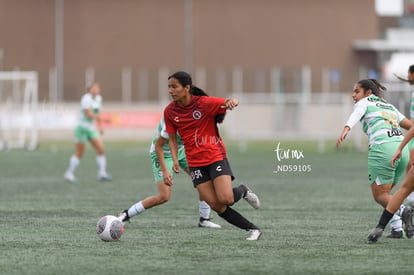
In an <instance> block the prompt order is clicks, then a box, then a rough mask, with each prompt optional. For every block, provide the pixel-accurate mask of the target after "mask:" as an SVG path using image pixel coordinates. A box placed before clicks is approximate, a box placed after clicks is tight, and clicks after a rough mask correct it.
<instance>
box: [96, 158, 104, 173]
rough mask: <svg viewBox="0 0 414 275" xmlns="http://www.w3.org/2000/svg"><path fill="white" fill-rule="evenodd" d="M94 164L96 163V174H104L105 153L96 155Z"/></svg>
mask: <svg viewBox="0 0 414 275" xmlns="http://www.w3.org/2000/svg"><path fill="white" fill-rule="evenodd" d="M96 164H97V165H98V174H99V175H100V176H106V157H105V155H100V156H96Z"/></svg>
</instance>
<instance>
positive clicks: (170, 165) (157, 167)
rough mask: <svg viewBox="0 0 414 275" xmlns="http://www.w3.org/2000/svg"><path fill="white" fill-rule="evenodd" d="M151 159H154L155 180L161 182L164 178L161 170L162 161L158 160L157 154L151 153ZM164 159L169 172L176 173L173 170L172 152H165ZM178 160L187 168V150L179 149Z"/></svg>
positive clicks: (182, 166)
mask: <svg viewBox="0 0 414 275" xmlns="http://www.w3.org/2000/svg"><path fill="white" fill-rule="evenodd" d="M151 159H152V172H153V174H154V179H155V182H160V181H163V180H164V177H163V174H162V171H161V170H160V162H159V161H158V158H157V154H156V153H155V152H154V153H151ZM164 161H165V165H166V166H167V169H168V172H170V174H171V175H173V174H174V172H173V169H172V168H173V159H172V156H171V154H165V155H164ZM178 162H179V164H180V167H181V169H183V170H185V169H187V168H188V163H187V159H186V158H185V151H184V150H179V151H178Z"/></svg>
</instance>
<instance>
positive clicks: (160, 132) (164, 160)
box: [119, 118, 221, 228]
mask: <svg viewBox="0 0 414 275" xmlns="http://www.w3.org/2000/svg"><path fill="white" fill-rule="evenodd" d="M177 136H178V135H177ZM168 139H169V135H168V133H167V132H166V130H165V122H164V118H162V119H161V121H160V122H159V124H158V127H157V130H156V133H155V135H154V138H153V140H152V143H151V148H150V154H151V159H152V171H153V174H154V178H155V182H156V184H157V187H158V194H157V195H155V196H150V197H147V198H145V199H143V200H140V201H139V202H137V203H135V204H134V205H132V206H131V207H129V208H128V209H125V210H123V211H122V212H121V213H120V214H119V216H120V218H121V220H122V221H123V222H125V221H128V220H129V219H130V218H132V217H134V216H136V215H139V214H141V213H143V212H144V211H145V210H147V209H149V208H152V207H154V206H157V205H160V204H163V203H166V202H167V201H168V200H169V199H170V196H171V187H172V173H173V172H172V171H173V170H172V168H173V158H172V155H171V151H170V146H169V145H168V143H167V142H168ZM178 140H179V150H178V161H179V164H180V167H181V168H182V169H183V170H185V171H186V172H187V174H189V167H188V163H187V160H186V157H185V151H184V145H183V144H182V141H181V138H179V139H178ZM198 206H199V214H200V220H199V223H198V226H199V227H204V228H221V226H220V225H218V224H215V223H213V222H212V221H210V212H211V208H210V206H209V205H208V204H207V203H206V202H205V201H201V200H200V201H199V202H198Z"/></svg>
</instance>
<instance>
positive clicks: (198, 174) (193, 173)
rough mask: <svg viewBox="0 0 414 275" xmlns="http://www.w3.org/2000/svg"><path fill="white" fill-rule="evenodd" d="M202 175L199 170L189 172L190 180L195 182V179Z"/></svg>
mask: <svg viewBox="0 0 414 275" xmlns="http://www.w3.org/2000/svg"><path fill="white" fill-rule="evenodd" d="M202 176H203V175H202V174H201V171H200V170H195V171H194V172H191V179H192V180H195V179H199V178H201V177H202Z"/></svg>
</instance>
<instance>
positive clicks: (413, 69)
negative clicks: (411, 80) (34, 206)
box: [408, 64, 414, 73]
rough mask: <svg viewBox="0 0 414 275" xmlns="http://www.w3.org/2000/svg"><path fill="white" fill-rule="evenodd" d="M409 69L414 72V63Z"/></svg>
mask: <svg viewBox="0 0 414 275" xmlns="http://www.w3.org/2000/svg"><path fill="white" fill-rule="evenodd" d="M408 71H409V72H410V73H414V64H413V65H411V66H410V67H408Z"/></svg>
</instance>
